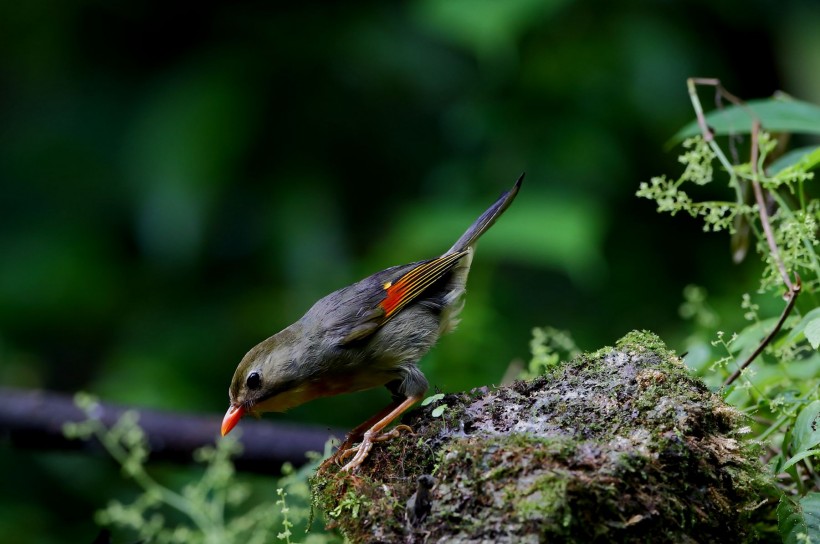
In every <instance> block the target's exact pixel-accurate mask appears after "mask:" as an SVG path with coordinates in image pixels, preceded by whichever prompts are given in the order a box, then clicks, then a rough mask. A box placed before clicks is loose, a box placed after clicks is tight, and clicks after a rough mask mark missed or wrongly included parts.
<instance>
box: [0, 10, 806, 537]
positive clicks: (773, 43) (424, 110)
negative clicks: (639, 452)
mask: <svg viewBox="0 0 820 544" xmlns="http://www.w3.org/2000/svg"><path fill="white" fill-rule="evenodd" d="M714 4H716V3H712V2H706V1H695V2H686V3H684V2H666V3H649V2H618V3H613V2H605V1H603V0H597V1H579V2H563V1H557V0H553V1H540V2H539V1H536V0H511V1H508V2H503V3H497V2H492V1H480V2H469V1H466V0H439V1H436V0H426V1H420V2H414V3H406V4H400V3H395V2H387V3H384V2H379V3H376V2H373V3H358V4H349V3H344V4H330V3H328V4H326V5H324V4H292V5H282V4H277V5H272V4H270V3H262V2H238V3H230V4H225V3H205V4H198V5H197V7H196V9H191V8H190V6H187V5H182V4H179V5H174V4H170V5H168V4H159V3H128V2H126V3H106V2H99V1H94V0H88V1H77V2H68V3H66V2H55V1H53V0H36V1H32V2H6V3H2V4H0V98H2V99H0V187H2V193H0V194H2V197H1V198H0V254H1V255H2V256H3V258H2V260H1V261H0V381H1V382H2V383H3V384H4V385H14V386H20V387H31V388H37V387H44V388H49V389H55V390H60V391H65V392H73V391H75V390H78V389H85V390H89V391H92V392H93V393H94V394H97V395H99V396H101V397H102V398H104V399H105V400H109V401H116V402H121V403H128V404H133V405H136V406H149V407H155V408H168V409H177V410H190V411H201V412H212V413H214V414H215V415H216V414H220V413H222V412H223V411H224V409H225V408H226V404H227V395H226V390H227V386H228V382H229V380H230V376H231V374H232V372H233V369H234V366H235V364H236V363H237V362H238V360H239V359H240V358H241V356H242V354H244V352H245V351H246V350H247V349H248V348H249V347H251V346H252V345H253V344H255V343H256V342H258V341H259V340H261V339H262V338H264V337H266V336H267V335H269V334H271V333H273V332H275V331H276V330H278V329H279V328H281V327H283V326H285V325H287V324H288V323H290V322H291V321H293V320H294V319H296V318H298V317H299V316H300V315H301V314H302V312H304V311H305V310H306V309H307V308H308V307H309V306H310V304H311V303H312V302H313V301H314V300H316V299H317V298H319V297H321V296H323V295H324V294H326V293H327V292H329V291H331V290H333V289H336V288H338V287H340V286H342V285H345V284H347V283H350V282H352V281H355V280H357V279H359V278H361V277H362V276H364V275H367V274H370V273H372V272H374V271H376V270H379V269H382V268H385V267H387V266H390V265H394V264H400V263H404V262H410V261H413V260H416V259H421V258H426V257H430V256H433V255H436V254H438V253H440V252H441V251H443V250H444V249H446V248H447V247H449V245H450V244H451V243H452V241H453V240H454V239H455V238H456V237H457V236H458V235H459V234H460V233H461V232H462V230H463V229H464V228H466V226H467V225H468V224H469V222H470V221H471V220H472V219H473V218H474V216H475V215H477V214H478V213H480V212H481V211H482V210H483V209H484V207H485V206H486V205H487V204H489V203H490V202H491V201H492V199H493V198H494V197H495V196H496V195H497V194H498V193H499V192H500V191H501V190H503V189H506V188H507V187H508V186H509V185H510V184H511V183H512V182H513V181H514V179H515V177H516V176H517V175H518V174H519V173H520V172H521V171H522V170H526V171H527V173H528V175H527V180H526V183H525V186H524V188H523V189H522V193H521V195H520V197H519V199H518V201H517V202H516V203H515V205H514V206H513V208H512V209H511V210H510V212H509V213H508V214H507V215H505V217H504V218H503V219H502V220H501V221H500V222H499V223H498V225H497V226H496V227H494V228H493V230H492V231H491V232H490V233H489V234H488V235H487V236H486V238H485V239H483V240H482V243H481V245H480V246H479V249H478V253H477V256H476V260H475V266H474V270H473V273H472V275H471V279H470V285H469V296H468V301H467V306H466V309H465V312H464V314H463V321H462V324H461V326H460V328H459V330H458V331H457V333H456V334H454V335H452V336H449V337H447V338H445V339H444V340H443V341H442V342H441V344H440V345H439V346H438V347H437V348H436V349H435V350H434V351H433V353H431V354H430V356H429V357H427V359H426V360H425V361H424V363H423V364H422V367H423V368H424V369H425V372H426V373H427V375H428V378H429V379H430V382H431V383H432V384H433V385H434V386H437V387H440V388H441V389H443V390H446V391H456V390H460V389H465V388H469V387H474V386H478V385H484V384H488V383H497V382H498V381H499V380H500V379H501V376H502V375H503V374H504V371H505V369H506V367H507V365H508V363H509V362H510V361H511V360H513V359H515V358H521V359H524V358H527V357H528V341H529V334H530V332H529V331H530V329H531V328H532V326H534V325H542V324H549V325H552V326H555V327H558V328H560V329H566V330H570V331H572V333H573V336H574V338H575V339H576V340H577V341H578V343H579V344H580V345H581V347H582V348H584V349H594V348H597V347H599V346H600V345H604V344H606V343H611V342H612V341H613V340H614V339H616V338H618V337H620V336H622V335H623V333H624V332H626V331H628V330H631V329H636V328H637V329H640V328H648V329H652V330H654V331H656V332H658V333H659V334H660V335H662V336H663V337H664V339H665V340H666V341H667V343H668V344H669V345H670V346H673V347H674V346H675V342H676V339H677V340H678V341H679V342H680V343H681V345H683V339H684V338H685V337H686V335H687V333H686V330H685V327H686V326H688V325H682V324H681V322H680V319H679V317H678V315H677V308H678V305H679V303H680V299H681V292H682V290H683V288H684V286H685V285H687V284H690V283H694V284H698V285H703V286H705V287H706V288H707V289H708V291H709V295H710V296H709V303H710V304H711V305H712V307H713V309H714V310H715V314H716V315H721V316H731V315H734V314H735V313H736V312H731V311H722V310H724V309H726V308H735V307H736V306H737V301H738V300H739V298H740V296H741V293H743V292H746V291H751V290H754V289H755V287H756V282H757V277H758V270H756V269H755V265H754V263H745V264H743V265H742V266H739V267H736V266H733V265H732V264H731V258H730V252H729V248H728V243H727V242H726V240H725V239H723V238H721V237H717V236H713V237H706V236H703V235H702V234H701V232H700V226H699V225H698V224H697V223H695V222H694V221H690V222H686V221H677V220H676V219H669V218H665V217H659V216H657V215H656V214H655V212H654V209H653V207H652V206H651V205H649V204H647V203H646V202H641V201H639V200H638V199H636V198H634V196H633V195H634V191H635V188H636V187H637V183H638V182H639V181H640V180H645V179H649V178H650V177H651V176H653V175H655V174H657V173H658V172H670V171H674V164H675V154H674V153H667V154H665V153H663V146H664V143H665V142H666V141H667V140H668V139H669V137H670V136H671V135H673V134H674V133H675V132H676V131H677V130H678V129H679V127H680V126H682V125H683V124H684V123H685V122H688V121H689V120H690V119H691V111H690V109H689V105H688V103H687V101H686V100H685V92H686V91H685V86H684V81H685V78H686V77H689V76H692V75H715V76H720V77H721V78H722V79H723V81H724V83H725V84H726V85H727V87H728V88H730V89H732V90H734V91H735V92H737V93H739V94H742V95H743V96H744V97H763V96H768V95H770V94H772V93H773V92H774V91H775V90H777V89H780V88H783V89H786V90H788V91H789V92H790V93H791V94H794V95H796V96H798V97H803V98H805V99H807V100H808V101H812V102H815V103H817V102H820V100H818V97H820V75H818V74H820V72H818V71H817V70H808V69H806V67H807V66H818V65H820V44H818V42H817V40H818V38H817V33H816V32H813V31H812V29H815V28H817V24H819V23H820V13H819V12H818V9H817V7H816V4H815V3H814V2H812V1H811V0H803V1H798V0H788V1H784V2H778V3H771V2H763V1H754V2H740V1H739V0H737V1H730V2H721V3H719V5H714ZM775 302H776V301H775ZM738 320H739V321H738V323H736V324H733V323H723V324H722V325H721V326H723V327H724V328H725V329H726V330H733V329H739V328H741V327H740V325H742V324H741V323H740V321H741V320H742V317H739V318H738ZM385 401H386V396H385V395H384V393H383V392H381V391H374V392H370V393H362V394H359V395H357V396H355V397H353V396H351V397H341V398H336V399H328V400H322V401H317V402H315V403H313V404H311V405H308V406H305V407H302V408H299V409H297V410H294V411H293V412H292V413H291V414H288V415H287V416H272V417H278V418H280V419H283V418H285V417H287V418H289V419H294V420H298V421H305V422H308V421H309V422H314V423H320V424H323V425H338V426H350V425H354V424H356V423H358V422H359V421H361V420H363V419H365V418H366V417H368V416H369V415H371V413H372V412H373V411H375V410H376V409H377V408H378V407H379V405H380V404H382V403H383V402H385ZM0 462H2V463H3V465H4V466H7V467H14V468H15V470H13V471H11V472H10V473H9V474H8V475H7V476H6V477H5V479H4V486H3V491H2V492H1V493H0V533H2V534H4V535H14V536H15V538H16V537H17V535H19V539H20V540H32V541H38V542H60V541H65V540H66V538H67V535H69V537H68V538H69V539H70V540H80V541H90V540H91V539H92V538H93V535H94V533H95V532H96V529H95V527H94V525H93V520H92V516H91V512H93V511H94V510H95V509H97V508H98V507H99V506H100V504H101V503H102V502H103V501H104V500H105V499H106V498H109V497H116V496H127V495H128V493H129V490H128V487H127V485H126V484H122V483H120V482H118V480H117V479H116V478H112V477H111V475H112V474H115V473H116V468H115V467H113V466H111V465H108V464H104V463H100V461H99V460H95V459H86V458H80V457H78V456H75V455H72V454H59V453H54V454H31V453H29V452H19V451H17V450H12V449H9V448H6V447H2V448H0ZM165 470H168V471H169V472H172V471H173V470H175V469H173V468H170V467H169V468H166V469H165Z"/></svg>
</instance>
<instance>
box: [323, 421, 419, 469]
mask: <svg viewBox="0 0 820 544" xmlns="http://www.w3.org/2000/svg"><path fill="white" fill-rule="evenodd" d="M402 431H405V432H408V433H410V434H411V435H414V434H415V433H414V432H413V429H412V427H410V426H409V425H403V424H402V425H396V426H395V427H393V429H391V430H390V431H389V432H385V433H381V434H379V435H376V436H373V435H372V434H371V433H370V431H368V432H366V433H364V436H363V437H362V441H361V442H360V443H359V444H357V445H355V446H352V447H350V448H347V449H345V450H341V449H340V450H339V451H338V452H337V453H336V455H335V458H334V461H335V462H336V464H337V465H341V464H342V463H344V462H345V460H346V459H347V458H349V457H350V456H351V455H352V456H353V459H352V460H351V461H350V462H349V463H347V464H346V465H344V466H343V467H342V470H343V471H345V472H350V471H352V470H353V469H354V468H356V467H358V466H359V465H361V464H362V463H363V462H364V460H365V459H366V458H367V456H368V454H369V453H370V450H371V449H373V444H375V443H376V442H385V441H387V440H392V439H393V438H397V437H399V436H401V433H402Z"/></svg>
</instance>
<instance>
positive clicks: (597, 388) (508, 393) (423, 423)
mask: <svg viewBox="0 0 820 544" xmlns="http://www.w3.org/2000/svg"><path fill="white" fill-rule="evenodd" d="M442 404H446V406H447V408H446V409H445V410H444V413H443V414H442V415H440V416H439V417H433V416H432V413H433V410H434V409H435V408H436V407H437V406H441V405H442ZM405 419H406V420H405V422H406V423H408V424H410V425H411V426H412V427H413V428H414V430H415V431H416V435H404V436H401V437H400V438H397V439H394V440H392V441H391V442H389V443H384V444H377V445H376V446H375V447H374V448H373V451H372V452H371V454H370V457H369V458H368V459H367V460H366V461H365V463H364V464H363V465H362V466H361V467H360V468H359V470H358V471H357V472H356V473H355V474H353V475H347V474H346V473H339V472H337V471H338V469H337V468H336V467H335V466H333V467H329V468H327V469H326V470H324V471H323V472H321V473H320V474H318V475H317V476H316V477H315V478H314V481H313V486H314V493H315V497H316V501H317V503H318V505H319V506H320V507H322V508H323V509H324V510H325V512H326V513H328V515H329V518H330V519H331V520H332V521H331V524H332V525H335V526H338V527H340V528H341V530H342V531H343V533H344V534H345V535H346V536H347V537H348V538H349V539H350V540H351V541H353V542H447V543H449V542H516V543H519V542H744V541H749V540H753V539H754V538H755V535H753V534H750V523H749V517H750V514H751V512H752V511H754V510H755V509H757V508H760V509H761V510H767V509H769V505H771V504H773V502H774V501H772V500H769V501H768V503H767V502H766V501H765V500H764V499H765V497H766V496H767V494H768V492H769V490H770V482H769V481H768V480H767V479H766V478H765V476H764V474H765V471H764V470H763V467H762V466H761V465H760V463H759V461H758V456H757V452H756V448H755V447H754V446H753V445H750V444H747V443H745V442H743V441H742V439H741V437H740V436H738V435H739V433H740V432H742V427H741V426H742V425H743V423H744V416H743V415H742V414H740V413H739V412H737V411H736V410H735V409H733V408H731V407H730V406H728V405H727V404H725V403H724V402H723V401H722V399H721V398H720V397H718V396H717V395H715V394H713V393H711V392H710V391H709V390H708V389H707V388H706V386H705V385H704V384H703V383H702V382H701V381H700V380H698V379H696V378H694V377H692V376H691V375H690V374H689V371H688V370H687V368H686V367H685V366H684V365H683V363H682V362H681V361H680V359H678V358H677V357H675V356H674V354H673V353H671V352H670V351H668V350H667V348H666V347H665V346H664V344H663V342H662V341H661V340H660V339H659V338H658V337H656V336H654V335H653V334H651V333H646V332H642V333H639V332H633V333H630V334H629V335H627V336H626V337H625V338H623V339H622V340H621V341H619V342H618V343H617V345H616V347H615V348H607V349H602V350H600V351H598V352H596V353H593V354H588V355H584V356H581V357H578V358H577V359H575V360H573V361H570V362H567V363H564V364H562V365H560V366H559V367H557V368H556V369H554V370H553V371H552V372H551V373H550V374H549V375H545V376H542V377H539V378H536V379H534V380H532V381H526V382H525V381H520V382H516V383H514V384H512V385H510V386H507V387H501V388H498V389H495V390H488V389H486V388H484V389H482V390H477V391H473V392H471V393H462V394H454V395H447V396H445V397H444V398H443V399H442V400H441V401H440V402H439V403H436V404H434V405H431V406H426V407H423V408H421V409H419V410H416V411H415V412H413V413H411V414H410V415H408V417H407V418H405ZM425 475H432V479H430V478H429V476H427V477H426V479H425ZM420 477H422V480H421V483H418V482H419V478H420ZM422 484H427V485H422ZM430 485H432V487H431V488H430V489H429V491H428V490H427V489H424V488H425V487H429V486H430ZM417 490H419V494H421V496H422V499H421V500H416V492H417ZM425 497H427V498H425ZM761 503H762V506H761ZM757 513H758V514H760V510H758V512H757Z"/></svg>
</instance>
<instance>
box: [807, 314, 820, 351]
mask: <svg viewBox="0 0 820 544" xmlns="http://www.w3.org/2000/svg"><path fill="white" fill-rule="evenodd" d="M804 332H805V333H806V339H807V340H808V341H809V344H811V347H813V348H814V349H817V347H818V346H820V317H818V318H815V319H812V320H811V321H809V322H808V323H806V330H805V331H804Z"/></svg>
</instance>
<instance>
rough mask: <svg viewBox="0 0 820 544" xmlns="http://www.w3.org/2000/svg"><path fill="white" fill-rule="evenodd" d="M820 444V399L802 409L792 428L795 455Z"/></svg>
mask: <svg viewBox="0 0 820 544" xmlns="http://www.w3.org/2000/svg"><path fill="white" fill-rule="evenodd" d="M818 444H820V400H816V401H814V402H811V403H809V405H808V406H806V407H805V408H803V409H802V410H800V414H798V416H797V419H796V420H795V422H794V427H793V428H792V451H794V452H795V455H797V454H799V453H801V452H803V451H806V450H809V449H811V448H814V447H815V446H817V445H818Z"/></svg>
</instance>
